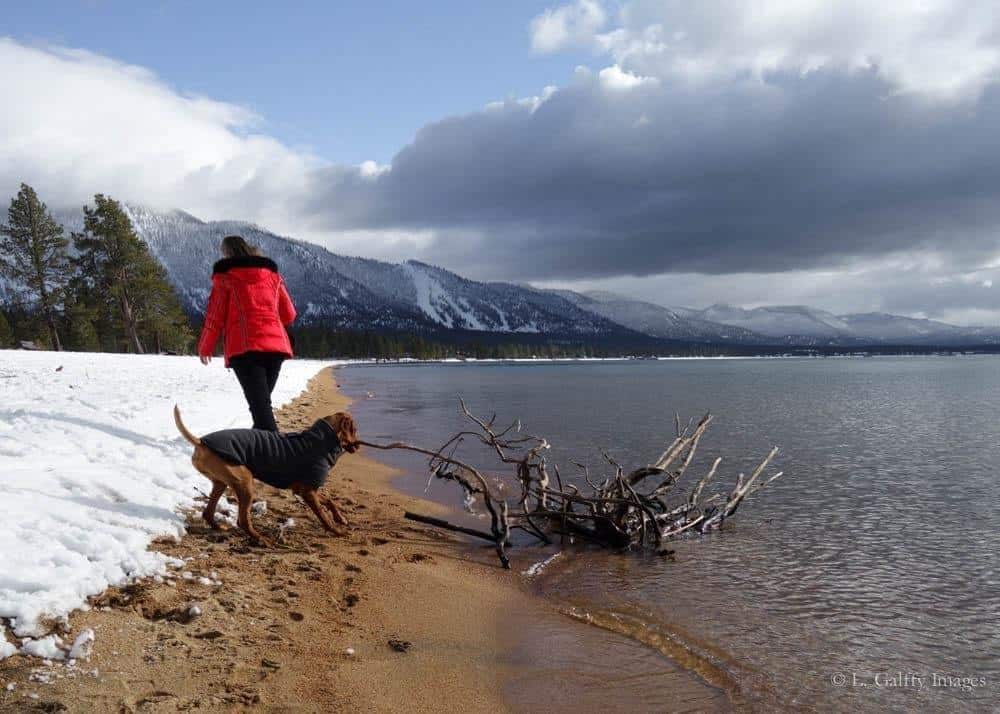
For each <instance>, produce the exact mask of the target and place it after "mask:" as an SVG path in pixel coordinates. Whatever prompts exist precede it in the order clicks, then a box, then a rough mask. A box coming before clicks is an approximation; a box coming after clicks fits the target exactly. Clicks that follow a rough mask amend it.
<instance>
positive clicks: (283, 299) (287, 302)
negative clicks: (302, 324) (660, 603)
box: [278, 275, 297, 327]
mask: <svg viewBox="0 0 1000 714" xmlns="http://www.w3.org/2000/svg"><path fill="white" fill-rule="evenodd" d="M296 314H297V313H296V312H295V305H294V304H293V303H292V298H291V296H290V295H289V294H288V289H287V288H286V287H285V280H284V278H282V277H281V276H280V275H279V276H278V317H279V318H280V319H281V324H282V325H285V326H286V327H287V326H288V325H291V324H292V323H293V322H295V316H296Z"/></svg>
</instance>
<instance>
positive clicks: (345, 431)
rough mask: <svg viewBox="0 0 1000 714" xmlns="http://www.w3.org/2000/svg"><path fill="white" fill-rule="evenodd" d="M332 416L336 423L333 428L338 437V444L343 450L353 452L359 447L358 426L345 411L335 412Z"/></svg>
mask: <svg viewBox="0 0 1000 714" xmlns="http://www.w3.org/2000/svg"><path fill="white" fill-rule="evenodd" d="M334 417H335V419H336V424H335V425H334V427H333V428H334V430H335V431H336V432H337V438H338V439H340V445H341V446H343V447H344V451H346V452H348V453H351V454H353V453H354V452H355V451H357V450H358V448H359V447H358V426H357V424H355V423H354V417H352V416H351V415H350V414H348V413H347V412H337V413H336V414H334Z"/></svg>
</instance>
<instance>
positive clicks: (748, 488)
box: [359, 401, 781, 568]
mask: <svg viewBox="0 0 1000 714" xmlns="http://www.w3.org/2000/svg"><path fill="white" fill-rule="evenodd" d="M460 405H461V411H462V414H463V415H464V416H465V418H466V419H467V420H469V421H470V422H471V423H472V427H470V429H469V430H465V431H460V432H458V433H456V434H455V435H454V436H452V437H451V438H449V439H448V440H447V441H446V442H445V443H444V445H443V446H441V448H439V449H428V448H425V447H421V446H416V445H413V444H408V443H406V442H401V441H397V442H392V443H389V444H377V443H373V442H368V441H360V442H359V443H360V444H361V445H363V446H368V447H370V448H373V449H383V450H388V449H401V450H404V451H412V452H414V453H418V454H421V455H423V456H425V457H427V464H428V469H429V471H430V473H431V474H432V476H433V477H436V478H438V479H442V480H447V481H453V482H455V483H457V484H459V486H460V487H461V488H462V489H463V491H464V493H465V499H466V505H467V507H469V508H470V510H471V509H472V506H473V504H475V503H479V502H482V504H483V506H484V507H485V509H486V511H487V513H488V514H489V516H490V531H489V532H488V533H487V532H486V531H481V530H477V529H474V528H466V527H464V526H456V525H454V524H451V523H448V522H447V521H442V520H440V519H434V518H427V517H422V516H413V515H411V514H407V517H408V518H411V517H413V518H415V519H418V520H421V521H423V522H425V523H428V524H429V525H433V526H436V527H440V528H447V529H448V530H454V531H458V532H461V533H466V534H468V535H473V536H475V537H478V538H483V539H485V540H489V541H490V542H492V543H493V544H494V547H495V548H496V551H497V555H498V556H499V558H500V562H501V563H503V565H504V567H506V568H509V567H510V561H509V560H508V558H507V553H506V548H507V546H508V545H509V539H510V532H511V530H512V529H515V528H516V529H518V530H521V531H524V532H526V533H529V534H530V535H532V536H533V537H535V538H537V539H539V540H541V541H544V542H550V539H549V536H550V535H556V536H559V537H560V538H561V539H562V540H563V541H564V542H565V540H566V539H567V538H568V539H570V541H572V540H573V539H575V538H580V539H581V540H584V541H586V542H588V543H593V544H596V545H601V546H604V547H610V548H619V549H630V548H654V549H656V550H657V551H659V552H664V546H663V542H664V541H666V540H668V539H671V538H675V537H677V536H679V535H681V534H683V533H687V532H688V531H696V532H699V533H705V532H707V531H709V530H712V529H717V528H721V527H722V525H723V523H724V522H725V521H726V520H727V519H728V518H730V517H732V516H733V515H734V514H735V513H736V511H737V509H738V508H739V507H740V505H741V504H742V503H743V501H744V500H745V499H747V498H748V497H750V496H752V495H754V494H756V493H758V492H759V491H761V490H762V489H763V488H765V487H766V486H768V485H770V484H771V483H772V482H773V481H774V480H775V479H777V478H778V477H779V476H781V472H778V473H776V474H774V475H772V476H770V477H767V478H761V477H762V476H763V474H764V471H765V470H766V469H767V467H768V466H769V465H770V463H771V461H772V460H773V459H774V458H775V456H777V454H778V449H777V447H775V448H773V449H771V451H770V452H769V453H768V454H767V456H766V457H765V458H764V459H763V460H762V461H761V462H760V463H759V464H758V465H757V467H756V468H754V470H753V471H752V472H751V473H750V476H749V477H748V478H745V477H744V475H743V474H740V475H739V478H738V479H737V481H736V484H735V486H734V487H733V488H732V489H731V490H730V491H729V492H728V493H727V492H725V491H723V492H716V493H713V494H711V495H708V496H706V497H704V498H703V497H702V494H703V493H705V490H706V489H707V488H708V486H709V484H710V483H711V482H712V480H713V479H714V478H715V475H716V472H717V471H718V468H719V464H720V463H721V461H722V459H721V457H720V458H716V459H714V460H713V462H712V464H711V467H710V468H709V469H708V470H707V471H706V472H705V474H704V475H703V476H701V478H699V479H698V480H697V481H695V482H694V486H693V488H691V491H690V493H689V494H681V495H680V496H679V497H678V494H676V493H674V494H671V492H672V491H674V490H675V489H677V488H678V486H677V484H678V482H679V481H680V480H681V478H682V477H683V476H684V474H685V473H686V472H687V470H688V469H689V467H690V466H691V464H692V462H693V461H694V459H695V454H696V452H697V449H698V446H699V444H700V442H701V439H702V437H703V436H704V434H705V432H706V431H707V429H708V426H709V424H710V423H711V421H712V415H711V414H705V416H703V417H702V418H701V420H699V421H698V423H697V424H694V423H693V420H692V421H689V422H688V423H687V425H686V426H684V427H683V428H682V427H681V421H680V417H679V416H675V431H676V437H675V438H674V440H673V441H672V442H671V443H670V445H669V446H668V447H667V449H666V450H665V451H664V452H663V453H662V454H661V455H660V457H659V458H658V459H657V460H656V461H655V462H654V463H652V464H650V465H648V466H643V467H641V468H638V469H635V470H634V471H632V472H630V473H625V470H624V469H623V468H622V467H621V465H620V464H619V463H618V462H617V461H616V460H615V459H614V458H613V457H611V456H610V455H609V454H608V453H606V452H601V453H602V456H603V457H604V461H605V462H606V465H607V466H608V467H609V470H610V472H611V473H610V474H609V475H608V476H606V477H605V478H603V480H593V479H592V478H591V475H590V473H589V471H588V469H587V467H586V466H584V465H583V464H580V463H576V464H575V465H576V466H577V467H578V468H579V469H580V480H581V481H582V482H583V483H584V484H586V487H587V489H589V490H587V491H581V489H580V487H578V485H577V484H574V483H569V482H567V483H565V484H564V483H563V477H562V474H561V473H560V471H559V468H558V467H557V466H555V465H554V464H552V465H550V464H548V463H547V461H546V459H545V456H544V454H545V452H547V451H548V450H549V448H550V445H549V443H548V441H546V440H545V439H543V438H540V437H536V436H530V435H526V434H524V433H523V432H522V431H521V422H520V420H514V421H513V422H512V423H511V424H510V425H508V426H506V427H504V428H502V429H497V428H496V427H495V426H494V424H495V423H496V415H495V414H494V415H492V416H491V417H490V418H489V419H488V420H487V419H482V418H479V417H477V416H475V415H474V414H472V412H470V411H469V409H468V407H467V406H466V404H465V402H464V401H460ZM466 439H469V441H470V442H471V443H479V444H480V445H481V446H482V447H484V448H485V449H486V450H487V451H488V452H489V453H491V454H492V455H493V459H494V461H496V462H499V463H500V464H502V465H503V466H504V467H505V468H504V469H503V471H504V472H506V473H505V475H501V474H500V473H490V474H489V476H487V474H486V473H484V472H483V471H482V470H480V469H479V468H478V467H476V466H473V465H472V464H470V463H469V462H468V461H467V460H463V459H459V458H456V456H455V453H456V452H457V450H458V448H459V446H460V445H461V444H462V443H463V442H464V441H465V440H466ZM574 463H575V462H574ZM550 466H551V468H553V469H554V472H555V483H554V484H553V483H552V480H551V478H550V475H549V468H550ZM511 467H513V468H512V469H511ZM578 483H579V482H578ZM504 493H506V494H517V496H516V498H515V497H512V498H511V501H510V503H508V501H507V499H505V498H503V497H502V496H501V495H500V494H504ZM668 495H670V496H671V499H670V500H671V501H672V503H671V504H670V505H669V506H668V503H667V496H668Z"/></svg>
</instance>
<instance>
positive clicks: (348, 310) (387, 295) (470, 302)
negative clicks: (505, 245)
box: [57, 206, 645, 338]
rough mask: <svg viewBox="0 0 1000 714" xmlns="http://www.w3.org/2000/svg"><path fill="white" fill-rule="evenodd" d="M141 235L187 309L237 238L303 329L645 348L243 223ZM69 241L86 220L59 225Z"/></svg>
mask: <svg viewBox="0 0 1000 714" xmlns="http://www.w3.org/2000/svg"><path fill="white" fill-rule="evenodd" d="M127 211H128V213H129V216H130V218H131V220H132V223H133V224H134V226H135V229H136V232H137V233H138V235H139V237H140V238H142V239H143V240H144V241H145V242H146V243H147V244H148V245H149V247H150V250H151V251H152V253H153V254H154V255H155V256H156V257H157V258H158V259H159V260H160V262H161V263H163V265H164V267H165V269H166V271H167V275H168V276H169V278H170V280H171V282H173V284H174V285H175V286H176V288H177V290H178V293H179V294H180V296H181V300H182V302H183V304H184V306H185V308H186V309H188V310H189V311H191V312H193V313H197V312H201V311H203V310H204V308H205V303H206V301H207V300H208V291H209V287H210V285H211V281H210V271H211V266H212V263H213V262H214V261H216V260H218V259H219V257H220V256H219V242H220V240H221V239H222V237H223V236H226V235H229V234H231V233H236V234H239V235H242V236H243V237H244V238H246V239H247V240H248V241H250V242H251V243H253V244H255V245H257V246H259V247H260V248H261V250H262V251H263V253H264V254H265V255H267V256H268V257H270V258H272V259H273V260H274V261H275V262H276V263H277V264H278V266H279V268H280V269H281V272H282V275H283V276H284V278H285V282H286V283H287V284H288V288H289V291H290V292H291V294H292V296H293V298H294V299H295V303H296V306H297V307H298V308H299V313H300V316H301V317H300V319H301V320H302V321H303V322H304V323H315V324H326V325H330V326H335V327H338V328H345V329H365V330H387V331H414V330H416V331H441V330H445V331H450V330H463V331H488V332H501V333H521V334H534V333H541V334H545V335H551V336H555V337H580V338H583V337H601V338H615V337H620V338H636V337H639V338H644V337H645V336H644V335H639V334H638V333H635V332H633V331H631V330H629V329H628V328H625V327H623V326H621V325H619V324H617V323H615V322H612V321H610V320H608V319H606V318H604V317H601V316H600V315H597V314H595V313H592V312H589V311H586V310H583V309H581V308H579V307H577V306H576V305H575V304H574V303H573V302H572V301H570V300H567V299H565V298H564V297H561V296H558V295H553V294H552V293H550V292H548V291H543V290H535V289H534V288H531V287H526V286H518V285H512V284H508V283H480V282H475V281H472V280H467V279H465V278H463V277H461V276H459V275H456V274H454V273H451V272H449V271H447V270H443V269H441V268H437V267H434V266H431V265H427V264H425V263H420V262H417V261H412V260H411V261H407V262H404V263H387V262H383V261H378V260H371V259H367V258H357V257H350V256H344V255H338V254H336V253H331V252H330V251H328V250H327V249H325V248H323V247H321V246H318V245H315V244H312V243H305V242H301V241H297V240H294V239H292V238H286V237H283V236H278V235H275V234H274V233H271V232H269V231H267V230H265V229H263V228H261V227H259V226H256V225H253V224H250V223H244V222H239V221H202V220H199V219H198V218H195V217H194V216H191V215H190V214H187V213H184V212H182V211H170V212H159V211H153V210H150V209H148V208H144V207H141V206H127ZM57 219H58V220H60V221H61V222H62V223H63V225H64V226H65V227H66V229H67V232H69V231H71V230H80V229H81V228H82V222H83V221H82V215H79V214H76V213H75V212H73V213H67V212H61V213H59V214H58V215H57Z"/></svg>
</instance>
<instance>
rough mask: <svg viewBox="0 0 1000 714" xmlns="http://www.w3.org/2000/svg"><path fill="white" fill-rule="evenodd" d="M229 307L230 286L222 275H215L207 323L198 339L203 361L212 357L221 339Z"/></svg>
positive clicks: (199, 352)
mask: <svg viewBox="0 0 1000 714" xmlns="http://www.w3.org/2000/svg"><path fill="white" fill-rule="evenodd" d="M228 307H229V286H228V285H227V284H226V280H225V278H223V277H222V276H221V275H214V276H212V292H211V294H210V295H209V296H208V308H207V309H206V310H205V324H204V325H203V326H202V328H201V339H199V340H198V356H199V357H201V358H202V362H206V359H205V358H206V357H207V358H209V359H210V358H211V357H212V353H213V352H215V343H216V342H218V341H219V335H221V334H222V328H223V327H224V326H225V324H226V310H227V309H228ZM206 363H207V362H206Z"/></svg>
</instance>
